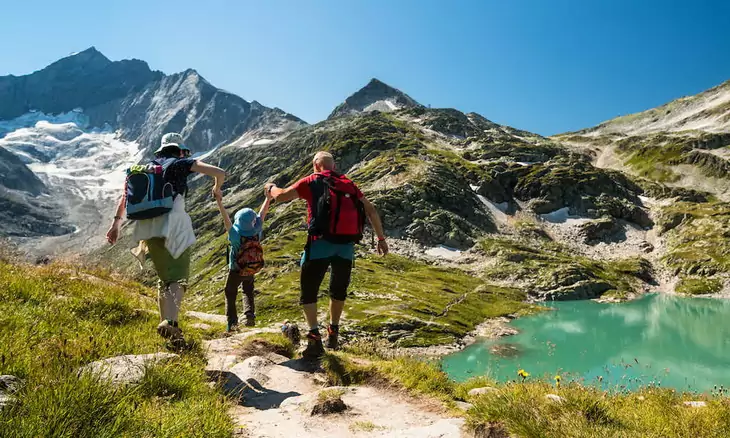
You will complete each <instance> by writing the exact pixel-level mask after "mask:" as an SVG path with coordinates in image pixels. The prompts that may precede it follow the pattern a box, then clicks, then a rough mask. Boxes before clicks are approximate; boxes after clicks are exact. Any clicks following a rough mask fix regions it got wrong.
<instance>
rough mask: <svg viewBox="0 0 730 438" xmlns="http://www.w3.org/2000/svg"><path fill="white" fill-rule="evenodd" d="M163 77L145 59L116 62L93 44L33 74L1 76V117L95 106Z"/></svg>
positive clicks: (135, 90)
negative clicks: (151, 68) (33, 111)
mask: <svg viewBox="0 0 730 438" xmlns="http://www.w3.org/2000/svg"><path fill="white" fill-rule="evenodd" d="M162 77H163V74H162V73H161V72H157V71H152V70H150V68H149V66H148V65H147V63H145V62H144V61H139V60H136V59H132V60H124V61H118V62H112V61H110V60H109V59H108V58H107V57H106V56H104V55H102V54H101V53H100V52H99V51H98V50H96V49H95V48H94V47H91V48H89V49H86V50H84V51H83V52H79V53H76V54H73V55H70V56H68V57H66V58H63V59H60V60H58V61H56V62H54V63H53V64H51V65H49V66H48V67H46V68H44V69H42V70H39V71H37V72H35V73H31V74H29V75H25V76H12V75H10V76H3V77H0V120H9V119H13V118H15V117H18V116H21V115H23V114H25V113H27V112H29V111H31V110H38V111H42V112H45V113H47V114H58V113H62V112H67V111H71V110H73V109H74V108H92V107H95V106H97V105H101V104H103V103H105V102H109V101H112V100H115V99H121V98H124V97H125V96H127V95H129V94H130V93H134V92H137V91H140V90H142V89H143V88H144V87H145V86H147V85H148V84H149V83H151V82H154V81H156V80H159V79H160V78H162Z"/></svg>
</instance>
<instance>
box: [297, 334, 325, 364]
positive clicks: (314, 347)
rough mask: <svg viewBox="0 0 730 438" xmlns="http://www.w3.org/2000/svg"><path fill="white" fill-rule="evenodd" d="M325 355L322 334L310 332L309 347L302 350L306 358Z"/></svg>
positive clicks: (316, 357)
mask: <svg viewBox="0 0 730 438" xmlns="http://www.w3.org/2000/svg"><path fill="white" fill-rule="evenodd" d="M322 356H324V345H322V336H320V334H319V333H315V332H309V333H308V334H307V348H305V349H304V351H303V352H302V357H303V358H304V359H310V360H311V359H319V358H320V357H322Z"/></svg>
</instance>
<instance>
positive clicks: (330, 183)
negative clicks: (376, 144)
mask: <svg viewBox="0 0 730 438" xmlns="http://www.w3.org/2000/svg"><path fill="white" fill-rule="evenodd" d="M310 188H311V190H312V217H311V218H310V222H309V236H310V240H311V239H312V238H316V239H324V240H327V241H328V242H332V243H359V242H360V241H361V240H362V236H363V230H364V229H365V206H364V205H363V203H362V200H360V198H359V197H358V195H359V193H360V191H359V190H358V189H357V186H355V183H353V182H352V181H350V179H348V178H347V177H346V176H344V175H339V174H337V173H334V172H328V173H326V174H317V178H316V179H315V180H314V181H312V182H311V183H310Z"/></svg>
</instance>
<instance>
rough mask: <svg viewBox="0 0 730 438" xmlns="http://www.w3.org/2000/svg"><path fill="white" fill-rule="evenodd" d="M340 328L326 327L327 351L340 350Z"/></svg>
mask: <svg viewBox="0 0 730 438" xmlns="http://www.w3.org/2000/svg"><path fill="white" fill-rule="evenodd" d="M339 337H340V328H339V327H335V326H332V325H328V326H327V349H328V350H337V349H338V348H340V342H339Z"/></svg>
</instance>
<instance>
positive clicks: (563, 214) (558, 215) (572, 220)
mask: <svg viewBox="0 0 730 438" xmlns="http://www.w3.org/2000/svg"><path fill="white" fill-rule="evenodd" d="M540 218H542V220H544V221H546V222H550V223H553V224H568V225H579V224H582V223H585V222H589V221H590V219H587V218H582V217H578V216H571V215H570V208H568V207H563V208H560V209H557V210H555V211H553V212H550V213H545V214H541V215H540Z"/></svg>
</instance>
